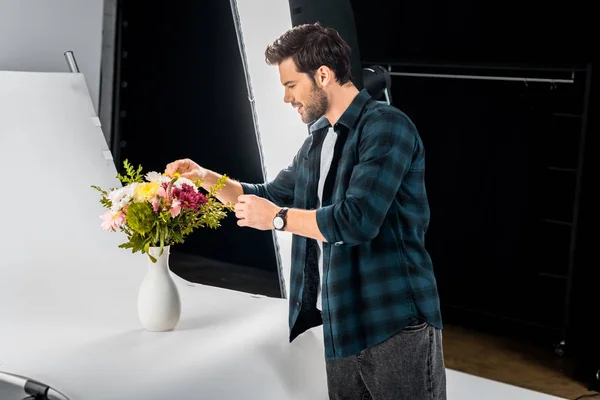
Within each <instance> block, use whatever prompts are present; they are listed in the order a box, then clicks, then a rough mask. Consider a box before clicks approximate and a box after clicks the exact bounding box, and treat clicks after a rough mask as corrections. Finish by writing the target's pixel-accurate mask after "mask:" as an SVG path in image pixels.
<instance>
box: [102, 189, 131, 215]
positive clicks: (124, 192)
mask: <svg viewBox="0 0 600 400" xmlns="http://www.w3.org/2000/svg"><path fill="white" fill-rule="evenodd" d="M136 186H137V184H136V183H132V184H129V185H127V186H124V187H122V188H119V189H114V190H112V191H111V192H110V193H109V194H108V199H109V200H110V202H111V203H112V207H111V211H112V212H113V213H116V212H118V211H120V210H121V209H122V208H123V207H125V205H126V204H127V203H129V202H130V201H131V199H132V197H133V193H134V191H135V187H136Z"/></svg>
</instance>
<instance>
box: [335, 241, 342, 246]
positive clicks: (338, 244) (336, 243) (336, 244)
mask: <svg viewBox="0 0 600 400" xmlns="http://www.w3.org/2000/svg"><path fill="white" fill-rule="evenodd" d="M343 244H344V242H342V241H341V240H340V241H339V242H335V243H334V246H341V245H343Z"/></svg>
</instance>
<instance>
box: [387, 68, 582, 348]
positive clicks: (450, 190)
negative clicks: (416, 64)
mask: <svg viewBox="0 0 600 400" xmlns="http://www.w3.org/2000/svg"><path fill="white" fill-rule="evenodd" d="M582 87H583V83H582V82H581V80H578V83H577V84H574V85H573V84H560V85H556V86H552V85H550V84H547V83H529V84H527V85H525V84H524V83H523V82H506V81H485V80H468V79H442V78H413V77H394V79H393V84H392V93H393V98H394V102H395V105H396V106H397V107H398V108H400V109H401V110H403V111H404V112H406V113H407V114H408V116H409V117H410V118H411V119H412V120H413V121H414V122H415V124H416V126H417V129H418V130H419V132H420V135H421V137H422V139H423V141H424V145H425V149H426V165H427V170H426V184H427V190H428V196H429V200H430V205H431V210H432V215H431V225H430V230H429V231H428V233H427V236H426V238H427V247H428V249H429V250H430V252H431V254H432V257H433V261H434V265H435V268H436V273H437V276H438V281H439V285H440V292H441V296H442V303H443V305H444V307H445V308H446V309H447V310H448V311H449V312H452V310H453V309H458V310H460V311H458V312H457V313H458V314H461V313H462V314H464V315H466V316H468V318H471V319H472V320H474V319H476V318H477V315H485V314H487V315H494V316H495V318H496V319H497V320H498V321H502V320H504V319H506V320H512V321H515V322H519V323H525V324H527V325H539V326H541V327H543V328H544V329H546V330H549V331H550V332H552V333H553V334H555V336H557V337H558V335H559V334H560V332H561V330H562V329H563V322H564V313H565V296H566V283H567V280H566V277H567V273H568V266H569V259H568V256H569V251H570V247H569V246H570V240H569V238H570V234H571V228H570V226H569V225H567V224H564V223H562V222H565V223H566V222H570V221H571V220H572V206H573V196H574V189H575V178H576V172H575V169H574V168H575V167H576V166H577V149H578V144H579V136H580V124H581V118H578V117H576V116H575V115H569V116H566V117H561V116H558V117H557V116H556V115H555V114H556V113H565V114H566V113H569V112H574V110H571V109H570V108H568V107H572V108H576V107H577V104H581V102H580V100H582V99H583V91H582ZM571 96H572V97H571ZM578 96H579V97H578ZM563 98H569V99H571V100H570V101H568V102H565V101H563ZM578 101H579V103H578ZM567 106H568V107H567ZM580 112H581V110H580ZM559 115H560V114H559Z"/></svg>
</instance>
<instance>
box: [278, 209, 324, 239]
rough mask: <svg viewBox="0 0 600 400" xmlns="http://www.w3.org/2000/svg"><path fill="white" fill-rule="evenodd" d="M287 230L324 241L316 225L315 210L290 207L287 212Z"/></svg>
mask: <svg viewBox="0 0 600 400" xmlns="http://www.w3.org/2000/svg"><path fill="white" fill-rule="evenodd" d="M285 230H286V231H287V232H291V233H295V234H296V235H300V236H304V237H308V238H311V239H316V240H320V241H321V242H326V241H327V239H326V238H325V236H323V234H322V233H321V230H320V229H319V226H318V225H317V212H316V211H315V210H299V209H296V208H292V209H290V210H289V211H288V213H287V225H286V227H285Z"/></svg>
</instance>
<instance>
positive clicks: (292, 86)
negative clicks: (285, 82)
mask: <svg viewBox="0 0 600 400" xmlns="http://www.w3.org/2000/svg"><path fill="white" fill-rule="evenodd" d="M288 87H289V88H290V89H293V88H294V87H296V85H290V86H288Z"/></svg>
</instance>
